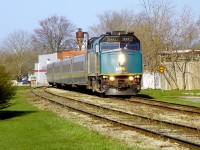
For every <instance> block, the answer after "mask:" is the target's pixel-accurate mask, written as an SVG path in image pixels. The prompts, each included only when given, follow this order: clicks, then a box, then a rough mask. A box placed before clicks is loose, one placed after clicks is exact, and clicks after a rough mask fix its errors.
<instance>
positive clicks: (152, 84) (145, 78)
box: [142, 73, 161, 89]
mask: <svg viewBox="0 0 200 150" xmlns="http://www.w3.org/2000/svg"><path fill="white" fill-rule="evenodd" d="M142 89H161V76H160V74H159V73H144V74H143V75H142Z"/></svg>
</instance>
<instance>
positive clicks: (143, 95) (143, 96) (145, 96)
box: [137, 94, 153, 99]
mask: <svg viewBox="0 0 200 150" xmlns="http://www.w3.org/2000/svg"><path fill="white" fill-rule="evenodd" d="M137 96H138V97H142V98H148V99H153V97H151V96H149V95H146V94H138V95H137Z"/></svg>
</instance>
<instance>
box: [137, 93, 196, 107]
mask: <svg viewBox="0 0 200 150" xmlns="http://www.w3.org/2000/svg"><path fill="white" fill-rule="evenodd" d="M199 94H200V90H163V91H162V90H153V89H152V90H151V89H145V90H141V91H140V93H139V96H141V97H145V98H152V99H157V100H161V101H166V102H171V103H176V104H184V105H190V106H198V107H200V101H199V103H196V102H191V101H187V100H186V99H183V98H182V97H184V96H190V97H191V96H194V97H195V96H199V97H200V95H199Z"/></svg>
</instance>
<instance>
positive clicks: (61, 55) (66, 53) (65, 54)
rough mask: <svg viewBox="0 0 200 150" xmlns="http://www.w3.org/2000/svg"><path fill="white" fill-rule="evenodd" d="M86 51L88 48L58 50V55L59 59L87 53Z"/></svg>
mask: <svg viewBox="0 0 200 150" xmlns="http://www.w3.org/2000/svg"><path fill="white" fill-rule="evenodd" d="M85 53H86V50H81V51H79V50H69V51H61V52H58V53H57V55H58V59H59V60H64V59H65V58H67V57H74V56H77V55H81V54H85Z"/></svg>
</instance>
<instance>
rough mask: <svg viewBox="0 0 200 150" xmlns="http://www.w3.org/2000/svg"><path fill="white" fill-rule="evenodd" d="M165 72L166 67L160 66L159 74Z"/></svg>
mask: <svg viewBox="0 0 200 150" xmlns="http://www.w3.org/2000/svg"><path fill="white" fill-rule="evenodd" d="M164 71H165V67H164V66H163V65H160V66H159V72H160V73H164Z"/></svg>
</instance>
